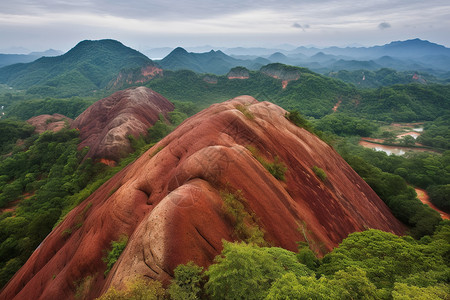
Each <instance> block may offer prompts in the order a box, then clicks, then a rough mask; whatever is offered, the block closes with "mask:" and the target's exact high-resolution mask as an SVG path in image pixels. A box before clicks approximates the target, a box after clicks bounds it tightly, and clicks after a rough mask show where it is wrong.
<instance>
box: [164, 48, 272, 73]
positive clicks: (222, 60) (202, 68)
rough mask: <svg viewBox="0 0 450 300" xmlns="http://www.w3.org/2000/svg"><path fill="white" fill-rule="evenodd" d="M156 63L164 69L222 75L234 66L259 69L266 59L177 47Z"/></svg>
mask: <svg viewBox="0 0 450 300" xmlns="http://www.w3.org/2000/svg"><path fill="white" fill-rule="evenodd" d="M158 63H159V64H160V65H161V66H162V67H163V69H166V70H172V71H177V70H191V71H194V72H197V73H212V74H217V75H224V74H226V73H228V71H230V69H231V68H233V67H236V66H243V67H246V68H249V69H252V70H254V69H259V68H260V67H261V66H262V65H263V64H264V63H266V61H265V60H264V61H261V60H260V59H259V60H242V59H237V58H234V57H231V56H228V55H226V54H225V53H223V52H222V51H220V50H217V51H214V50H211V51H209V52H204V53H193V52H188V51H186V50H185V49H183V48H181V47H178V48H176V49H174V50H173V51H172V52H171V53H170V54H169V55H167V56H166V57H164V58H163V59H162V60H160V61H158Z"/></svg>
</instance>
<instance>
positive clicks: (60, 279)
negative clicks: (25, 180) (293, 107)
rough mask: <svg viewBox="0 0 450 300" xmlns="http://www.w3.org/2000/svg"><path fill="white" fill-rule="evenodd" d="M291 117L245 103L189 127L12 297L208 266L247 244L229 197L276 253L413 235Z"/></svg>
mask: <svg viewBox="0 0 450 300" xmlns="http://www.w3.org/2000/svg"><path fill="white" fill-rule="evenodd" d="M285 113H286V111H285V110H283V109H282V108H280V107H278V106H276V105H274V104H272V103H268V102H258V101H256V100H255V99H254V98H252V97H250V96H241V97H237V98H235V99H232V100H229V101H227V102H224V103H220V104H215V105H212V106H211V107H209V108H208V109H206V110H204V111H202V112H200V113H198V114H197V115H195V116H193V117H191V118H189V119H188V120H186V121H185V122H183V123H182V124H181V125H180V126H179V127H178V128H177V129H176V130H175V131H173V132H172V133H171V134H169V135H168V136H167V137H166V138H164V139H163V140H161V141H160V142H159V143H158V144H156V145H155V146H154V147H152V148H151V149H149V150H148V151H147V152H146V153H144V154H143V155H142V156H141V157H140V158H139V159H138V160H136V161H135V162H134V163H133V164H131V165H129V166H128V167H126V168H125V169H123V170H122V171H121V172H119V173H118V174H116V175H115V176H114V177H113V178H111V179H110V180H109V181H108V182H107V183H105V184H104V185H103V186H101V187H100V188H99V189H98V190H97V191H96V192H95V193H93V194H92V195H91V196H90V197H89V198H87V199H86V200H85V201H84V202H83V203H82V204H80V205H79V206H78V207H77V208H75V209H74V210H72V211H71V212H70V213H69V214H68V215H67V216H66V218H65V220H64V221H63V222H62V223H61V224H60V225H59V226H58V227H56V228H55V230H53V232H52V233H51V234H50V235H49V236H48V237H47V238H46V239H45V240H44V241H43V243H42V244H41V246H40V247H39V248H38V249H37V250H36V251H35V252H34V253H33V255H32V256H31V257H30V259H29V260H28V261H27V263H26V264H25V265H24V266H23V267H22V268H21V269H20V270H19V271H18V273H17V274H16V275H15V276H14V277H13V279H12V280H11V281H10V282H9V284H8V285H7V286H6V287H5V289H4V290H3V291H2V293H1V295H0V298H1V299H73V298H74V294H75V293H76V290H77V288H78V290H80V287H82V288H81V289H82V292H83V295H85V296H86V298H88V299H92V298H94V297H97V296H99V295H100V294H101V293H103V292H105V291H106V290H107V289H108V288H109V287H110V286H117V287H119V288H121V287H123V284H124V282H126V281H127V280H129V279H130V278H131V277H133V276H135V275H136V274H141V275H144V276H147V277H150V278H154V279H159V280H162V281H164V282H167V281H168V280H169V279H170V278H171V276H172V275H173V269H174V268H175V267H176V266H177V265H178V264H182V263H186V262H188V261H190V260H193V261H194V262H196V263H197V264H200V265H202V266H207V265H209V264H211V262H212V260H213V259H214V257H215V256H216V255H217V254H219V253H220V251H221V249H222V239H226V240H234V239H235V237H236V235H235V233H234V230H235V229H234V227H233V222H232V220H231V219H230V218H229V217H228V216H227V214H226V213H225V212H224V209H223V207H224V201H223V191H225V190H228V191H230V190H231V191H237V190H240V191H241V194H242V196H243V197H245V199H246V202H245V210H246V211H247V212H248V213H254V215H256V217H257V218H255V220H256V222H257V224H258V225H259V227H260V228H261V229H262V230H263V231H264V232H265V233H264V238H265V240H266V241H267V242H268V243H269V244H271V245H274V246H280V247H283V248H286V249H289V250H293V251H295V250H296V249H297V244H296V242H297V241H305V240H307V241H308V242H309V244H310V246H311V247H312V248H313V249H314V250H315V251H316V252H317V253H318V254H320V255H323V254H324V253H326V252H328V251H330V250H332V249H333V247H336V246H337V245H338V243H340V242H341V241H342V240H343V239H344V238H345V237H347V235H348V234H349V233H351V232H354V231H362V230H364V229H366V228H377V229H381V230H385V231H390V232H394V233H396V234H402V233H403V232H404V230H405V227H404V226H403V225H402V224H401V223H400V222H399V221H398V220H397V219H395V218H394V216H393V215H392V214H391V212H390V211H389V209H388V208H387V207H386V205H385V204H384V203H383V202H382V201H381V200H380V198H378V196H377V195H376V194H375V193H374V192H373V190H371V189H370V187H369V186H368V185H367V184H366V183H365V182H364V181H363V180H362V179H361V178H360V177H359V176H358V175H357V174H356V173H355V172H354V171H353V170H352V169H351V168H350V167H349V166H348V164H347V163H346V162H345V161H344V160H343V159H342V158H341V157H340V156H339V155H338V154H337V153H336V152H335V151H334V150H333V149H332V148H331V147H330V146H329V145H327V144H326V143H324V142H323V141H321V140H320V139H318V138H317V137H316V136H314V135H313V134H311V133H309V132H308V131H306V130H305V129H302V128H299V127H297V126H295V125H293V124H292V123H291V122H290V121H288V120H287V119H286V118H285ZM249 146H251V147H253V148H254V149H258V150H259V153H260V155H261V156H262V157H264V158H265V159H266V160H268V161H273V160H274V158H275V157H278V161H280V162H283V163H284V164H285V165H286V166H287V171H286V173H285V181H282V180H277V179H275V177H273V176H272V175H271V173H269V172H268V171H267V170H266V169H265V168H264V166H263V165H262V164H261V163H260V162H259V161H258V160H257V159H255V158H254V156H253V155H252V153H251V152H250V151H249V150H248V149H249ZM314 166H317V167H319V168H322V169H323V170H324V171H325V172H326V175H327V179H326V180H325V181H322V180H321V179H320V178H319V177H318V176H317V175H316V174H315V173H314V171H313V170H312V168H313V167H314ZM221 193H222V194H221ZM69 232H70V233H69ZM121 235H127V236H128V237H129V241H128V244H127V246H126V248H125V250H124V251H123V253H122V255H121V256H120V258H119V260H118V261H117V263H116V264H115V265H114V267H113V268H112V270H111V271H110V272H109V273H108V275H107V276H106V278H105V277H104V275H103V272H104V271H105V269H106V265H105V263H104V262H103V261H102V257H103V256H105V251H106V250H107V249H110V246H109V245H110V242H111V241H113V240H118V239H119V237H120V236H121Z"/></svg>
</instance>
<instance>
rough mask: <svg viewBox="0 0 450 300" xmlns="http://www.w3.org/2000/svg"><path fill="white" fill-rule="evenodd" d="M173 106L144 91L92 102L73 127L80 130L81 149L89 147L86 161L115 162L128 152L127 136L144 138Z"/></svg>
mask: <svg viewBox="0 0 450 300" xmlns="http://www.w3.org/2000/svg"><path fill="white" fill-rule="evenodd" d="M173 109H174V106H173V104H172V103H170V102H169V100H167V99H166V98H164V97H163V96H161V95H160V94H158V93H157V92H155V91H153V90H151V89H149V88H146V87H142V86H141V87H137V88H129V89H126V90H123V91H119V92H116V93H114V94H112V95H111V96H109V97H107V98H104V99H102V100H99V101H97V102H95V103H94V104H93V105H91V106H90V107H89V108H88V109H86V110H85V111H84V112H83V113H82V114H81V115H79V116H78V117H77V118H76V119H75V121H74V122H73V123H72V126H71V127H72V128H77V129H79V130H80V139H81V143H80V145H79V147H80V148H83V147H89V152H88V153H87V156H86V157H91V158H93V159H101V160H102V161H104V162H117V160H118V159H120V158H121V157H123V156H125V155H126V154H128V153H130V152H131V150H132V149H131V144H130V141H129V139H128V136H129V135H133V136H134V137H139V135H141V134H142V135H145V134H146V133H147V129H148V128H149V127H151V126H152V125H153V124H155V123H156V121H158V120H159V116H160V115H161V114H162V115H163V116H164V117H167V113H168V112H169V111H172V110H173Z"/></svg>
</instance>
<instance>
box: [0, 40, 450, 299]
mask: <svg viewBox="0 0 450 300" xmlns="http://www.w3.org/2000/svg"><path fill="white" fill-rule="evenodd" d="M417 45H420V47H418V46H417ZM394 46H395V47H394ZM410 47H413V48H410ZM414 47H417V48H414ZM422 47H430V48H429V49H435V51H437V52H436V53H438V52H439V51H441V52H442V53H444V54H445V53H447V52H446V51H447V48H445V47H444V48H445V49H442V47H438V46H437V45H435V44H432V43H429V42H426V43H425V41H420V40H419V41H418V40H413V41H405V42H402V43H400V42H398V43H396V42H393V43H391V44H387V45H385V46H384V47H382V48H374V49H372V48H367V49H365V50H364V49H358V48H356V49H347V50H346V51H348V52H347V54H346V55H344V54H343V53H342V51H344V49H343V48H330V49H322V51H319V52H321V53H319V52H317V51H316V49H312V48H308V49H306V48H304V49H303V48H302V49H300V48H299V49H297V50H298V52H297V53H281V52H280V53H275V54H273V55H265V56H264V57H260V56H259V55H258V56H256V57H253V56H251V55H247V56H245V57H244V56H242V55H240V56H239V55H237V54H235V55H234V56H232V55H233V54H231V52H230V53H228V52H227V51H226V50H223V51H221V50H212V51H210V52H205V53H194V52H188V51H186V50H185V49H183V48H175V49H174V50H173V51H172V52H171V53H170V54H169V55H167V56H166V57H165V58H163V59H161V60H158V61H153V60H151V59H150V58H148V57H146V56H145V55H143V54H142V53H140V52H138V51H136V50H134V49H132V48H129V47H127V46H125V45H123V44H122V43H120V42H118V41H114V40H99V41H82V42H80V43H78V44H77V45H76V46H75V47H73V48H72V49H71V50H69V51H68V52H67V53H65V54H62V55H59V56H54V57H44V58H39V59H37V60H35V61H32V62H28V63H23V64H11V65H8V66H5V67H3V68H0V83H1V84H2V85H1V86H0V107H1V113H2V116H1V119H0V285H1V288H2V289H1V292H0V298H2V299H33V298H41V299H95V298H97V297H100V298H99V299H110V298H108V297H113V296H114V295H116V296H117V297H122V298H119V299H127V298H132V297H134V296H135V295H136V293H139V291H145V292H146V293H149V295H152V297H153V296H155V295H158V296H157V297H156V296H155V297H156V298H157V299H162V297H166V298H170V299H187V298H192V299H197V298H201V299H222V298H224V295H229V297H230V298H233V297H234V298H236V299H240V298H251V299H278V298H276V296H274V295H285V294H284V293H286V291H287V290H292V291H296V293H304V294H305V295H308V297H310V298H314V299H316V298H317V299H327V297H328V298H329V297H331V299H356V298H367V299H397V298H396V297H397V295H403V294H405V293H406V292H405V291H406V290H409V289H413V290H415V291H417V294H418V295H421V296H423V298H424V299H428V298H430V297H431V296H430V295H433V297H434V296H435V298H434V299H445V295H448V292H450V289H449V286H448V282H446V281H445V276H446V275H445V274H447V273H446V272H448V268H449V262H448V259H447V256H448V249H449V245H450V241H449V239H448V232H449V230H450V225H449V223H448V219H449V218H448V214H449V212H450V199H449V198H448V196H449V195H450V169H449V165H450V151H449V150H450V129H449V126H450V124H449V120H450V118H449V116H450V85H449V84H448V82H446V80H448V79H446V78H445V76H444V75H443V74H444V73H445V72H444V71H445V70H444V69H440V70H434V71H433V72H432V75H430V74H431V73H430V74H428V73H427V74H425V72H424V69H427V68H426V67H423V65H422V64H425V61H424V60H421V63H420V65H421V66H422V67H421V68H418V69H415V70H405V69H404V68H403V67H404V66H408V63H410V62H406V61H400V60H398V59H396V60H395V63H396V64H397V66H400V65H401V66H402V67H398V68H397V69H390V70H388V69H385V68H382V63H386V62H387V61H390V62H391V63H392V59H389V58H387V57H384V58H382V56H380V57H378V60H376V61H374V62H373V63H370V64H366V63H364V61H363V60H362V57H363V56H364V55H365V54H362V53H363V52H364V51H369V52H371V53H372V54H373V53H375V54H373V55H384V56H387V55H394V54H395V53H397V55H398V53H401V51H406V50H401V49H410V52H414V51H413V50H411V49H416V50H417V49H422V50H420V51H423V48H422ZM436 49H437V50H436ZM229 51H232V50H229ZM240 51H244V49H241V50H240ZM245 51H247V50H245ZM301 51H303V52H301ZM314 51H316V52H314ZM408 51H409V50H408ZM417 51H418V52H417V53H420V57H421V55H422V54H423V53H422V52H420V51H419V50H417ZM429 51H431V52H432V50H429ZM433 51H434V50H433ZM313 52H314V53H313ZM369 52H364V53H369ZM431 52H430V53H431ZM441 52H439V53H440V54H442V53H441ZM302 53H303V54H302ZM405 53H406V52H405ZM433 53H434V52H433ZM300 54H302V55H304V57H303V56H302V55H300ZM444 54H442V55H444ZM415 55H416V54H415ZM417 55H419V54H417ZM417 55H416V58H417V57H419V56H417ZM307 56H308V57H309V58H308V59H307V58H306V57H307ZM344 56H345V57H344ZM313 57H314V59H316V60H317V61H318V60H320V61H321V65H320V66H318V69H320V70H321V73H316V72H315V71H314V70H316V71H317V69H314V68H312V69H313V70H311V69H309V68H308V65H309V63H311V64H312V63H313V61H312V60H309V59H310V58H311V59H312V58H313ZM351 57H353V58H354V59H350V58H351ZM358 59H361V60H358ZM374 59H375V58H374ZM417 60H419V59H418V58H417ZM317 61H316V62H317ZM368 61H370V60H368ZM350 62H351V63H350ZM349 64H350V65H351V66H350V67H349ZM337 66H343V67H342V68H343V69H342V70H337V71H335V70H334V69H333V68H335V67H337ZM354 66H357V67H358V68H360V67H361V66H363V67H367V66H370V67H367V69H364V70H359V69H356V70H355V69H354ZM442 67H443V68H445V65H442ZM330 68H331V69H330ZM428 70H429V68H428ZM416 71H417V72H416ZM362 72H363V73H362ZM411 72H412V73H411ZM361 74H364V75H363V76H364V81H365V82H366V83H367V84H365V85H364V84H361V83H360V80H361V78H362V77H361ZM411 74H412V75H411ZM355 80H359V83H358V82H356V81H355ZM3 113H4V114H3ZM412 186H414V187H415V188H412ZM380 249H382V250H380ZM367 257H370V258H371V259H369V260H368V259H367ZM242 272H245V275H242V274H244V273H242ZM241 273H242V274H241ZM136 274H138V275H139V276H138V277H136ZM236 274H238V275H236ZM143 278H144V279H143ZM223 278H226V280H225V281H223V280H224V279H223ZM186 282H188V284H186ZM353 283H354V286H357V287H358V289H357V290H351V289H350V288H349V286H350V285H353ZM229 286H232V287H233V289H232V291H231V290H229V288H228V287H229ZM306 289H307V290H308V291H306ZM349 290H351V293H354V294H352V295H349V293H350V292H349ZM308 293H309V294H308ZM111 295H113V296H111ZM271 295H272V296H271ZM330 295H331V296H330ZM114 297H115V296H114ZM158 297H159V298H158ZM271 297H273V298H271ZM436 297H437V298H436ZM114 299H115V298H114ZM430 299H432V298H430Z"/></svg>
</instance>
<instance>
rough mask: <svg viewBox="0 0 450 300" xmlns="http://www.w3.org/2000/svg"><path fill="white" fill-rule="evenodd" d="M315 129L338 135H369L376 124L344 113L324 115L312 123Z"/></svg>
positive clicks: (374, 129)
mask: <svg viewBox="0 0 450 300" xmlns="http://www.w3.org/2000/svg"><path fill="white" fill-rule="evenodd" d="M314 126H315V128H316V129H318V130H321V131H326V132H331V133H333V134H337V135H339V136H350V135H359V136H370V135H371V134H372V133H374V132H375V131H376V130H377V129H378V125H377V124H375V123H374V122H372V121H370V120H366V119H361V118H357V117H352V116H349V115H348V114H346V113H334V114H331V115H326V116H324V117H323V118H321V119H319V120H318V121H317V122H315V123H314Z"/></svg>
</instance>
